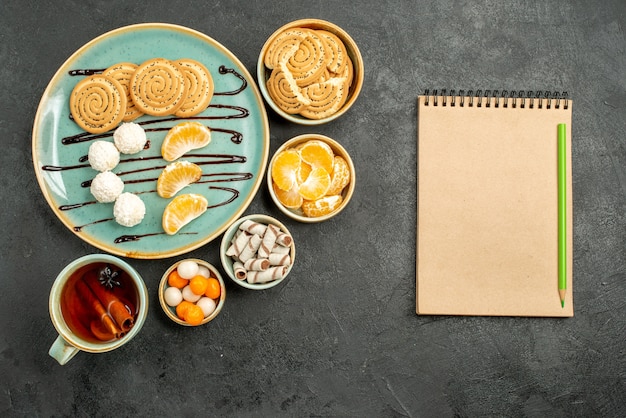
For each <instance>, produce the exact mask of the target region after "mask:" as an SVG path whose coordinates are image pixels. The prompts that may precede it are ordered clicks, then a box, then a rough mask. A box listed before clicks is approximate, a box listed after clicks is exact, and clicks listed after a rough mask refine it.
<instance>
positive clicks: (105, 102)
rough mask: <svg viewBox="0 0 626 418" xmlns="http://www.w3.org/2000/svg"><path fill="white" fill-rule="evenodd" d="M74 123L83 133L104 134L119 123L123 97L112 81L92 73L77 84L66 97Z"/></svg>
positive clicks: (121, 91)
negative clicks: (68, 96)
mask: <svg viewBox="0 0 626 418" xmlns="http://www.w3.org/2000/svg"><path fill="white" fill-rule="evenodd" d="M70 112H71V114H72V118H73V119H74V122H76V124H77V125H78V126H80V127H81V128H83V129H84V130H86V131H87V132H90V133H92V134H98V133H102V132H107V131H109V130H111V129H113V128H115V127H116V126H117V125H119V124H120V122H122V120H123V119H124V114H125V112H126V94H125V92H124V88H123V87H122V85H121V84H120V83H119V82H118V81H117V80H115V79H113V78H111V77H107V76H104V75H101V74H94V75H91V76H89V77H86V78H84V79H82V80H81V81H79V82H78V83H77V84H76V86H74V89H73V90H72V93H71V94H70Z"/></svg>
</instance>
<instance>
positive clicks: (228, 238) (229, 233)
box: [220, 214, 296, 290]
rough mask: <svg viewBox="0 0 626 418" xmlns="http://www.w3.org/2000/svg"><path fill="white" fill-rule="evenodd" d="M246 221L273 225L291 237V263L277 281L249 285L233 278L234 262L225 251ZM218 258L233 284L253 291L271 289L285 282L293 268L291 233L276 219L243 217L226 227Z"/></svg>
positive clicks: (294, 247)
mask: <svg viewBox="0 0 626 418" xmlns="http://www.w3.org/2000/svg"><path fill="white" fill-rule="evenodd" d="M246 220H251V221H254V222H258V223H261V224H264V225H268V224H274V225H275V226H277V227H278V228H279V229H280V230H281V231H282V232H284V233H286V234H288V235H289V236H291V238H292V242H291V244H290V245H289V256H290V259H291V263H290V264H289V265H288V266H287V267H286V272H285V274H284V275H283V277H282V278H280V279H277V280H272V281H268V282H265V283H249V282H248V281H247V279H238V278H237V277H236V276H235V272H234V270H233V263H234V262H235V260H234V259H233V257H231V256H229V255H227V251H228V249H229V248H230V246H231V244H232V241H233V237H234V236H235V233H236V232H237V230H238V229H239V225H241V224H242V222H244V221H246ZM220 258H221V260H222V267H223V268H224V271H225V272H226V275H227V276H228V277H230V278H231V280H232V281H233V282H235V283H237V284H238V285H239V286H241V287H245V288H246V289H253V290H264V289H269V288H271V287H274V286H276V285H278V284H280V283H282V282H283V281H284V280H285V278H286V277H287V275H288V274H289V272H290V271H291V268H292V267H293V263H294V261H295V259H296V246H295V240H294V239H293V235H291V233H290V232H289V230H288V229H287V227H286V226H285V225H283V224H282V223H281V222H280V221H278V220H277V219H274V218H272V217H271V216H267V215H260V214H257V215H248V216H244V217H243V218H240V219H238V220H237V221H235V222H234V223H233V224H232V225H231V226H230V227H228V229H227V230H226V232H225V233H224V236H223V237H222V243H221V245H220Z"/></svg>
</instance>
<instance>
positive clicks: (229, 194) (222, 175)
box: [41, 65, 254, 244]
mask: <svg viewBox="0 0 626 418" xmlns="http://www.w3.org/2000/svg"><path fill="white" fill-rule="evenodd" d="M105 70H106V69H104V68H103V69H99V68H92V69H89V68H87V69H74V70H70V71H68V74H69V75H70V76H72V77H76V76H79V77H80V76H90V75H94V74H100V73H102V72H104V71H105ZM218 71H219V74H220V75H224V76H231V75H232V76H235V77H237V78H238V79H239V80H240V81H241V85H240V86H239V87H238V88H236V89H234V90H232V91H223V92H215V93H214V94H213V95H214V96H235V95H237V94H239V93H241V92H242V91H244V90H245V89H246V88H247V87H248V82H247V81H246V79H245V78H244V77H243V76H242V75H241V74H239V73H238V72H237V71H236V70H234V69H232V68H227V67H226V66H224V65H220V67H219V69H218ZM207 110H209V113H210V114H209V115H203V116H200V115H198V116H193V117H188V118H177V117H162V118H152V119H149V120H143V121H139V122H136V123H138V124H139V125H141V126H142V127H143V128H144V130H145V131H146V133H147V134H148V135H150V134H151V133H157V132H166V131H169V130H170V129H171V127H172V126H174V124H177V123H180V122H182V121H185V120H197V121H200V122H201V123H207V125H206V126H207V127H208V128H209V129H210V130H211V132H214V133H218V134H224V135H227V136H229V139H230V141H231V142H232V143H234V144H237V145H238V144H241V143H242V141H243V140H244V135H243V133H242V132H240V131H236V130H232V129H226V128H221V127H219V126H211V125H213V123H212V122H213V121H219V120H233V119H244V118H247V117H248V116H250V111H249V110H248V109H246V108H244V107H241V106H235V105H227V104H218V103H215V104H210V105H209V106H208V107H207ZM70 119H71V116H70ZM205 121H206V122H205ZM208 123H210V124H211V125H209V124H208ZM112 136H113V131H109V132H105V133H102V134H90V133H88V132H81V133H79V134H76V135H71V136H66V137H64V138H62V139H61V141H60V142H61V144H62V145H65V146H70V145H75V144H81V143H85V142H89V141H95V140H100V139H110V138H112ZM217 136H218V138H219V135H217ZM150 148H151V142H150V141H148V142H147V143H146V146H145V147H144V149H150ZM184 158H185V159H187V160H193V162H194V163H195V164H197V165H221V164H235V163H246V162H247V158H246V157H245V156H242V155H232V154H207V153H188V154H185V156H184ZM136 162H144V163H146V164H142V165H141V166H140V167H138V168H134V169H131V170H127V171H120V172H117V173H116V174H117V175H118V176H119V177H120V178H122V179H123V181H124V184H126V185H127V184H139V183H154V186H153V188H151V189H150V190H144V191H138V192H135V193H136V194H145V193H148V194H152V193H156V181H157V179H158V176H150V177H149V178H141V179H133V178H132V175H133V174H137V173H142V172H151V171H156V170H162V169H164V168H165V167H166V166H167V162H164V161H163V159H162V158H161V156H160V155H159V156H148V157H131V158H125V159H122V160H121V161H120V163H119V165H118V167H124V165H126V164H128V163H136ZM84 168H90V164H89V162H88V156H87V155H82V156H80V157H79V158H78V161H77V164H71V165H43V166H41V170H42V171H48V172H61V171H70V170H77V169H84ZM129 168H130V167H129ZM90 173H91V172H90ZM94 173H95V172H94ZM91 174H93V173H91ZM128 177H131V178H128ZM253 177H254V174H252V173H249V172H239V171H223V172H216V173H203V174H202V177H201V178H200V180H199V181H197V182H196V183H195V184H207V185H208V187H207V189H208V190H215V191H221V192H225V193H226V196H224V198H223V201H221V202H219V203H216V204H211V205H209V206H208V207H207V209H214V208H218V207H221V206H226V205H228V204H230V203H232V202H234V201H235V200H237V199H238V198H239V196H240V191H239V190H237V189H236V188H232V187H220V186H213V185H210V184H215V183H223V182H240V181H247V180H250V179H252V178H253ZM91 182H92V179H85V180H83V181H81V182H80V187H82V188H89V187H90V186H91ZM96 204H99V203H98V202H97V201H96V200H90V201H85V202H76V203H68V204H64V205H60V206H59V207H58V209H59V210H60V211H71V210H76V209H80V208H83V207H86V206H90V205H96ZM106 222H115V219H114V218H112V217H107V218H104V219H98V220H94V221H91V222H88V223H85V224H83V225H76V226H74V227H73V230H74V231H75V232H77V233H78V232H81V231H83V230H84V229H85V228H88V227H90V226H93V225H97V224H102V223H106ZM197 234H199V232H194V231H190V232H181V233H179V235H197ZM161 235H165V232H163V231H158V232H148V233H143V234H125V235H120V236H119V237H117V238H115V239H114V240H113V242H114V243H115V244H123V243H127V242H135V241H139V240H141V239H144V238H147V237H156V236H161Z"/></svg>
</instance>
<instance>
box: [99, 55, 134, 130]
mask: <svg viewBox="0 0 626 418" xmlns="http://www.w3.org/2000/svg"><path fill="white" fill-rule="evenodd" d="M136 69H137V64H133V63H131V62H120V63H118V64H114V65H112V66H110V67H109V68H107V69H106V70H104V72H103V73H102V75H105V76H107V77H111V78H113V79H115V80H117V81H118V82H119V83H120V84H121V86H122V87H123V88H124V93H125V95H126V113H125V114H124V119H123V121H124V122H130V121H133V120H135V119H137V118H138V117H139V116H141V115H143V113H142V112H141V110H139V109H138V108H137V106H135V103H133V99H132V97H131V96H130V79H131V78H132V76H133V74H134V73H135V70H136Z"/></svg>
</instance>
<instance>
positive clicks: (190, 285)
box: [159, 258, 226, 326]
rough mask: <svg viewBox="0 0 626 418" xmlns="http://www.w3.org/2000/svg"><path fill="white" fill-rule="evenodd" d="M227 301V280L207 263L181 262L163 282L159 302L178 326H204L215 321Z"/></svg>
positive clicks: (196, 260)
mask: <svg viewBox="0 0 626 418" xmlns="http://www.w3.org/2000/svg"><path fill="white" fill-rule="evenodd" d="M225 301H226V287H225V285H224V280H223V279H222V276H221V275H220V273H219V271H218V270H217V268H215V267H214V266H213V265H211V264H209V263H207V262H206V261H203V260H199V259H196V258H188V259H185V260H180V261H178V262H176V263H175V264H173V265H172V266H171V267H170V268H169V269H167V271H166V272H165V273H164V274H163V277H162V278H161V283H160V285H159V302H160V303H161V307H162V308H163V312H165V314H166V315H167V317H168V318H170V319H171V320H172V321H174V322H176V323H177V324H180V325H185V326H197V325H204V324H206V323H208V322H210V321H212V320H213V319H215V317H216V316H217V315H218V314H219V313H220V311H221V310H222V307H223V306H224V302H225Z"/></svg>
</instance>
